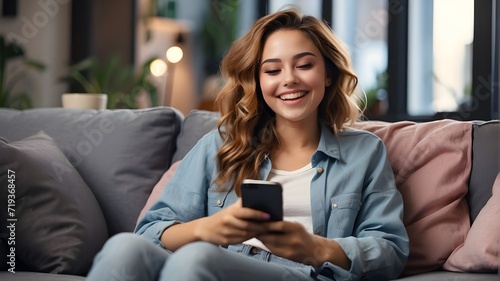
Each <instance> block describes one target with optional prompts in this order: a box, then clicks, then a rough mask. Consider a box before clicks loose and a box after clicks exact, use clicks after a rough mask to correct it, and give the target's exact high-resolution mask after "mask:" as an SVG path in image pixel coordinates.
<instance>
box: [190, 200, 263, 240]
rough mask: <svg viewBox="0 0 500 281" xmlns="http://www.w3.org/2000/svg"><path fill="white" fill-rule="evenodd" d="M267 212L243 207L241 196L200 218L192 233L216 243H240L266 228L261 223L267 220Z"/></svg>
mask: <svg viewBox="0 0 500 281" xmlns="http://www.w3.org/2000/svg"><path fill="white" fill-rule="evenodd" d="M269 218H270V216H269V214H267V213H264V212H262V211H258V210H254V209H250V208H244V207H242V205H241V198H240V199H238V201H236V202H235V203H234V204H232V205H231V206H229V207H227V208H225V209H223V210H221V211H220V212H217V213H216V214H213V215H211V216H209V217H206V218H203V219H200V220H199V221H198V223H197V224H196V227H195V228H194V235H195V236H196V237H198V239H199V240H202V241H206V242H211V243H214V244H217V245H222V246H226V245H231V244H238V243H242V242H244V241H246V240H248V239H250V238H253V237H255V236H256V235H258V234H262V233H266V232H267V231H268V230H267V228H266V226H265V225H264V224H263V223H260V221H262V222H265V221H268V220H269Z"/></svg>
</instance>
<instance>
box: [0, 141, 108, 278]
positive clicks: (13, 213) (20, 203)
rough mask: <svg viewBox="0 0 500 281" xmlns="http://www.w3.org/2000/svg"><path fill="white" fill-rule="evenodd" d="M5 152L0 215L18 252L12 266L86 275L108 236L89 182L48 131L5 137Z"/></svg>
mask: <svg viewBox="0 0 500 281" xmlns="http://www.w3.org/2000/svg"><path fill="white" fill-rule="evenodd" d="M0 155H1V157H0V182H1V186H2V188H1V189H0V198H1V200H2V202H1V204H0V205H1V210H0V214H1V216H2V217H1V222H2V225H3V224H4V223H6V224H7V226H8V227H7V226H2V227H1V230H0V231H1V232H2V237H3V239H4V241H3V242H4V243H6V244H7V250H8V252H9V253H10V252H11V251H12V249H11V247H14V248H13V249H14V252H15V263H14V264H9V265H8V268H11V267H12V266H15V264H19V265H21V264H25V265H26V266H28V269H29V270H32V271H38V272H47V273H62V274H75V275H84V274H86V273H87V271H88V270H89V268H90V266H91V264H92V260H93V257H94V256H95V255H96V253H97V252H98V251H99V250H100V249H101V247H102V245H103V244H104V242H105V241H106V239H107V237H108V233H107V228H106V222H105V220H104V216H103V214H102V211H101V209H100V207H99V205H98V203H97V201H96V199H95V197H94V195H93V193H92V192H91V190H90V189H89V187H88V186H87V184H86V183H85V182H84V181H83V179H82V178H81V177H80V175H79V174H78V172H77V171H76V170H75V168H74V167H73V166H72V165H71V163H70V162H69V161H68V159H67V158H66V157H65V156H64V154H63V153H62V152H61V150H59V148H58V147H57V146H56V144H55V143H54V141H53V139H52V138H50V137H49V136H48V135H47V134H45V133H43V132H39V133H37V134H36V135H33V136H31V137H28V138H25V139H22V140H19V141H15V142H11V143H7V142H5V141H0ZM7 198H8V199H11V200H10V201H7ZM7 204H10V205H8V206H6V205H7ZM9 261H10V258H9ZM17 270H19V268H17Z"/></svg>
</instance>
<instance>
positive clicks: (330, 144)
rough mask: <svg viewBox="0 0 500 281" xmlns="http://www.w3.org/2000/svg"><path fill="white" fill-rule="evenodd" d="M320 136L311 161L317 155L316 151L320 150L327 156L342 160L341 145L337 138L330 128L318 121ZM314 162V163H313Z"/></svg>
mask: <svg viewBox="0 0 500 281" xmlns="http://www.w3.org/2000/svg"><path fill="white" fill-rule="evenodd" d="M320 129H321V137H320V140H319V145H318V149H317V150H316V153H315V154H314V156H313V161H314V159H315V158H316V157H317V155H318V152H322V153H323V154H325V155H327V156H328V157H332V158H335V159H337V160H342V157H341V153H340V150H341V146H340V142H339V138H338V137H337V136H336V135H335V134H334V133H333V132H332V130H331V128H329V127H328V126H326V125H325V124H324V123H323V122H320ZM313 164H314V163H313Z"/></svg>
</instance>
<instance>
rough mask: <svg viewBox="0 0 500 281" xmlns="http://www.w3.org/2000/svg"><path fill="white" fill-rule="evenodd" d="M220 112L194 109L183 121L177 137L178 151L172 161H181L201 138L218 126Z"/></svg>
mask: <svg viewBox="0 0 500 281" xmlns="http://www.w3.org/2000/svg"><path fill="white" fill-rule="evenodd" d="M219 116H220V115H219V113H218V112H215V111H206V110H192V111H191V112H190V113H189V114H188V115H187V116H186V118H185V119H184V121H183V122H182V128H181V132H180V134H179V138H178V139H177V151H176V152H175V154H174V157H173V160H172V161H174V162H175V161H179V160H181V159H182V158H184V156H185V155H186V153H188V152H189V150H191V148H193V146H194V145H195V144H196V142H198V140H199V139H201V137H202V136H203V135H205V134H206V133H208V132H210V131H211V130H213V129H215V128H216V127H217V122H218V121H219Z"/></svg>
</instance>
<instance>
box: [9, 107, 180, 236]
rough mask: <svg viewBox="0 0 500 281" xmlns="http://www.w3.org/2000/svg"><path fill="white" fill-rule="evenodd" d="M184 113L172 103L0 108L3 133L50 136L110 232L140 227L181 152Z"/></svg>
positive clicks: (20, 135) (15, 135) (112, 233)
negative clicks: (132, 106) (149, 203)
mask: <svg viewBox="0 0 500 281" xmlns="http://www.w3.org/2000/svg"><path fill="white" fill-rule="evenodd" d="M182 119H183V116H182V114H181V113H180V112H179V111H178V110H176V109H174V108H171V107H155V108H147V109H135V110H130V109H120V110H79V109H64V108H35V109H29V110H13V109H1V108H0V136H4V137H5V138H7V139H9V140H11V141H12V140H19V139H22V138H25V137H27V136H30V135H32V134H34V133H36V132H38V131H39V130H43V131H45V132H46V133H47V134H48V135H50V136H51V137H52V138H53V139H54V141H55V142H56V144H57V146H58V147H59V149H61V151H62V152H63V153H64V154H65V155H66V157H67V158H68V160H69V161H70V163H71V164H73V166H74V167H75V168H76V170H77V171H78V173H79V174H80V175H81V176H82V178H83V179H84V181H85V182H86V183H87V185H88V186H89V187H90V189H91V190H92V192H93V193H94V195H95V197H96V199H97V202H98V203H99V205H100V206H101V209H102V211H103V214H104V218H105V219H106V223H107V225H108V233H109V235H110V236H111V235H114V234H116V233H119V232H131V231H133V230H134V227H135V223H136V221H137V217H138V216H139V213H140V212H141V210H142V208H143V207H144V204H146V201H147V199H148V197H149V194H150V193H151V190H152V189H153V187H154V186H155V184H156V183H157V182H158V181H159V180H160V178H161V176H162V175H163V173H164V172H165V171H166V170H167V169H168V167H169V166H170V164H171V161H172V155H173V154H174V151H175V144H176V142H175V141H176V139H177V135H178V133H179V130H180V126H181V122H182Z"/></svg>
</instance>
